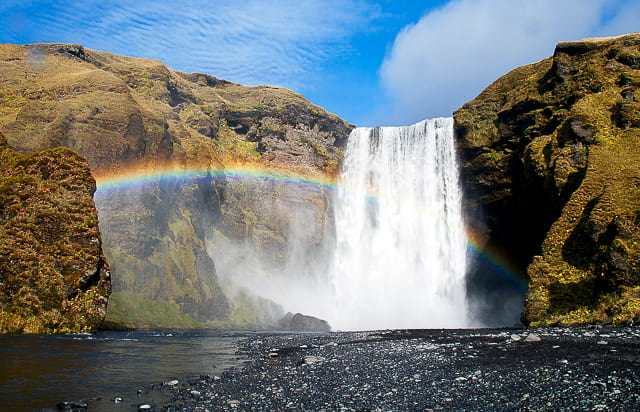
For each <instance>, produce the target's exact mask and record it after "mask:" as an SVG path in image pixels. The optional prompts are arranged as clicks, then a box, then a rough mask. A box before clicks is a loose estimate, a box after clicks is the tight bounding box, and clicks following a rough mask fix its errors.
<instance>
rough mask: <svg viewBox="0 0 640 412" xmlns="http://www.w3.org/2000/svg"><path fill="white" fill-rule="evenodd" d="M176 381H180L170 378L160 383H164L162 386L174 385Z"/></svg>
mask: <svg viewBox="0 0 640 412" xmlns="http://www.w3.org/2000/svg"><path fill="white" fill-rule="evenodd" d="M178 383H180V381H179V380H177V379H173V380H170V381H166V382H162V385H164V386H176V385H177V384H178Z"/></svg>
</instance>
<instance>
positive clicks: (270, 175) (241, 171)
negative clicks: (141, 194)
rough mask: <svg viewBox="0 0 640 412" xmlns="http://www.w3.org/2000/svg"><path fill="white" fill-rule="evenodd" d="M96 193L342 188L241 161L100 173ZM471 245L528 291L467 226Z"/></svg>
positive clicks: (333, 181) (324, 179) (332, 180)
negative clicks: (169, 183) (174, 186)
mask: <svg viewBox="0 0 640 412" xmlns="http://www.w3.org/2000/svg"><path fill="white" fill-rule="evenodd" d="M95 179H96V184H97V191H96V196H101V195H105V194H108V193H109V192H113V191H119V190H128V189H133V188H137V187H143V186H145V185H148V184H151V183H154V182H158V181H163V180H182V181H189V180H197V179H207V180H212V179H213V180H229V179H231V180H246V179H250V180H261V181H268V182H280V183H284V184H291V185H297V186H302V187H307V188H311V189H313V190H319V189H327V190H335V189H336V188H337V187H338V181H337V178H336V177H330V176H326V175H321V174H307V173H296V172H293V171H289V170H279V169H275V168H267V167H265V165H261V164H237V165H232V166H227V167H214V166H212V165H196V166H193V165H187V166H184V165H168V166H164V167H150V166H149V167H137V168H128V169H124V170H118V171H115V172H103V173H96V175H95ZM376 198H377V193H376V191H375V189H374V188H372V189H370V190H369V193H368V194H367V200H368V201H370V202H374V203H375V202H376ZM466 235H467V246H468V248H469V250H470V251H471V252H472V253H473V254H474V255H475V256H476V257H478V258H479V259H480V260H481V261H483V262H484V263H486V264H488V265H489V266H490V267H491V268H492V270H493V271H494V272H495V273H497V274H498V276H500V278H502V279H503V280H504V281H506V282H508V283H509V284H511V285H513V286H514V287H515V288H517V289H518V290H520V291H522V292H525V291H526V290H527V282H526V280H525V279H524V277H523V276H521V275H520V274H519V271H518V270H517V269H515V265H513V264H511V263H510V262H509V259H508V258H507V257H506V256H503V254H501V253H500V252H499V251H497V250H492V249H490V248H487V247H486V246H484V242H481V241H480V237H479V236H477V235H476V234H475V233H474V232H473V231H471V230H470V229H467V231H466Z"/></svg>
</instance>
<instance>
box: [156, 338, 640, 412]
mask: <svg viewBox="0 0 640 412" xmlns="http://www.w3.org/2000/svg"><path fill="white" fill-rule="evenodd" d="M241 350H242V351H243V352H246V354H247V355H248V356H249V358H250V360H251V361H250V362H248V363H247V365H246V366H244V367H241V368H233V369H230V370H227V371H225V372H224V373H222V374H221V375H220V376H202V377H201V378H200V379H196V380H191V381H189V382H184V383H182V382H181V383H180V384H177V385H175V386H170V387H168V386H165V387H164V388H163V391H164V392H166V394H167V395H169V397H170V398H171V401H170V402H169V403H167V404H165V405H164V407H163V409H164V410H168V411H214V410H558V409H563V410H638V409H639V408H640V329H638V328H635V327H622V328H608V327H593V328H545V329H532V330H522V329H514V330H488V329H476V330H395V331H378V332H342V333H330V334H265V335H262V336H256V337H251V338H248V339H247V340H245V341H244V342H243V343H242V344H241ZM153 406H154V409H155V405H153Z"/></svg>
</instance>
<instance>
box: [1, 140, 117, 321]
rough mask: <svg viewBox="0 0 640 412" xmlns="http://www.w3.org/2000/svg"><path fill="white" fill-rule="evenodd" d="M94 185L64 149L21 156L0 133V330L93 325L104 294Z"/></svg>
mask: <svg viewBox="0 0 640 412" xmlns="http://www.w3.org/2000/svg"><path fill="white" fill-rule="evenodd" d="M95 190H96V184H95V181H94V179H93V177H92V176H91V173H90V171H89V166H88V165H87V162H86V161H85V160H84V159H82V158H81V157H80V156H78V155H77V154H76V153H74V152H72V151H71V150H69V149H66V148H56V149H49V150H44V151H40V152H34V153H31V154H28V155H22V154H19V153H16V152H15V151H13V150H11V149H9V148H8V147H7V143H6V140H5V139H4V136H3V135H2V134H0V310H1V311H0V333H22V332H24V333H50V332H80V331H95V330H96V329H97V328H98V327H99V326H100V325H101V324H102V321H103V320H104V317H105V314H106V309H107V298H108V297H109V294H110V293H111V278H110V273H109V266H108V265H107V263H106V261H105V257H104V255H103V253H102V241H101V238H100V232H99V230H98V213H97V211H96V209H95V206H94V203H93V193H94V192H95Z"/></svg>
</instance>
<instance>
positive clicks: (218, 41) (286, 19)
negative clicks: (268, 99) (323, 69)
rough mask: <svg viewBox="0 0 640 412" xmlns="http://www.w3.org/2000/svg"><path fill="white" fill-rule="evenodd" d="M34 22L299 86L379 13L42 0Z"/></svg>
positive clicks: (332, 4)
mask: <svg viewBox="0 0 640 412" xmlns="http://www.w3.org/2000/svg"><path fill="white" fill-rule="evenodd" d="M41 3H42V4H41V7H42V8H43V10H45V11H44V12H38V13H34V15H35V17H33V19H34V21H31V22H30V26H31V27H32V28H34V29H35V30H36V35H35V36H34V37H37V38H38V41H57V42H75V43H80V44H83V45H85V46H87V47H90V48H95V49H99V50H108V51H112V52H114V53H118V54H128V55H135V56H138V57H151V58H158V59H162V60H164V61H165V62H166V63H167V64H168V65H169V66H170V67H172V68H177V69H179V70H184V71H201V72H205V73H209V74H212V75H214V76H217V77H221V78H224V79H228V80H232V81H236V82H240V83H244V84H249V85H256V84H274V85H280V86H285V87H292V88H295V87H296V86H300V85H301V84H302V83H304V82H305V81H307V80H308V79H306V78H305V75H306V74H307V73H310V72H312V71H313V69H314V68H315V66H317V65H319V64H322V63H323V62H324V61H325V60H327V59H328V58H330V57H332V56H335V55H336V54H340V53H344V52H346V51H347V50H348V49H347V48H348V47H349V46H348V45H349V40H350V37H351V36H352V35H353V34H354V33H355V32H357V31H358V30H360V29H362V28H363V27H365V26H366V25H367V23H368V22H369V21H371V20H372V19H374V18H375V15H376V13H377V9H376V7H374V6H372V5H369V4H366V3H364V2H363V1H361V0H344V1H341V0H280V1H277V2H265V1H261V0H236V1H206V0H191V1H173V2H168V1H167V2H164V1H162V2H161V1H155V0H141V1H126V0H120V1H115V2H106V3H103V2H100V1H96V0H88V1H87V0H74V1H68V2H65V3H61V4H48V3H47V2H41Z"/></svg>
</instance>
